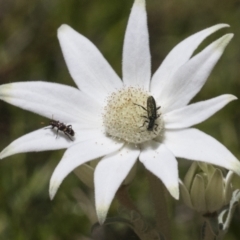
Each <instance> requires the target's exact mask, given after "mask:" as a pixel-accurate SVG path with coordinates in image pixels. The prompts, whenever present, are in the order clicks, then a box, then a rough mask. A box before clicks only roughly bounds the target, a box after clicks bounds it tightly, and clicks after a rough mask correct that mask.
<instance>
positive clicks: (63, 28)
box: [58, 24, 70, 33]
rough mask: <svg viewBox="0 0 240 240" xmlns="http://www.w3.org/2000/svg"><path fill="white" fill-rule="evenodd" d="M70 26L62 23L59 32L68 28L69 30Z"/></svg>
mask: <svg viewBox="0 0 240 240" xmlns="http://www.w3.org/2000/svg"><path fill="white" fill-rule="evenodd" d="M69 28H70V27H69V26H68V25H67V24H62V25H61V26H60V27H59V28H58V33H60V32H64V31H66V30H68V29H69Z"/></svg>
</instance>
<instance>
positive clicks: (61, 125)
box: [50, 120, 75, 141]
mask: <svg viewBox="0 0 240 240" xmlns="http://www.w3.org/2000/svg"><path fill="white" fill-rule="evenodd" d="M50 125H51V126H52V129H54V128H55V127H56V128H57V136H56V138H57V137H58V132H59V131H62V132H63V133H64V134H65V135H66V136H67V137H68V138H69V139H70V140H71V141H73V139H72V138H71V137H70V136H72V137H73V136H74V134H75V133H74V131H73V129H72V125H67V126H66V125H65V124H64V123H61V122H59V121H56V120H51V121H50Z"/></svg>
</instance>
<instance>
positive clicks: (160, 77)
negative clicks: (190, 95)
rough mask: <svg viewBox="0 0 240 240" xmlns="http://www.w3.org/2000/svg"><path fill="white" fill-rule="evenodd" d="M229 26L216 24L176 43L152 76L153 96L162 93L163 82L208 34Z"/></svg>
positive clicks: (166, 81)
mask: <svg viewBox="0 0 240 240" xmlns="http://www.w3.org/2000/svg"><path fill="white" fill-rule="evenodd" d="M224 27H229V25H227V24H217V25H215V26H212V27H210V28H207V29H204V30H202V31H200V32H197V33H195V34H193V35H191V36H190V37H188V38H186V39H185V40H183V41H182V42H180V43H179V44H178V45H176V46H175V47H174V48H173V49H172V51H171V52H170V53H169V54H168V55H167V57H166V58H165V59H164V61H163V62H162V64H161V65H160V67H159V68H158V70H157V71H156V72H155V74H154V75H153V77H152V82H151V92H152V94H153V95H154V96H159V95H162V91H164V88H165V84H168V79H169V78H170V76H171V75H173V74H174V73H175V72H176V70H178V68H179V67H181V66H182V65H183V64H184V63H186V62H187V61H188V60H189V58H190V57H191V56H192V54H193V52H194V51H195V49H196V48H197V47H198V46H199V44H200V43H201V42H202V41H203V40H204V39H205V38H206V37H208V36H209V35H211V34H212V33H214V32H216V31H217V30H219V29H221V28H224Z"/></svg>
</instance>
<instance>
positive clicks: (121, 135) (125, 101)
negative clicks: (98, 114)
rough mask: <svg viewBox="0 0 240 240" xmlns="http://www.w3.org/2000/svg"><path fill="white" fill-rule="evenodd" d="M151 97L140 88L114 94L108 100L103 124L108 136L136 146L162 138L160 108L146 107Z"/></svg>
mask: <svg viewBox="0 0 240 240" xmlns="http://www.w3.org/2000/svg"><path fill="white" fill-rule="evenodd" d="M149 97H151V95H150V94H149V93H148V92H146V91H145V90H143V89H141V88H134V87H128V88H123V89H121V90H118V91H117V92H113V93H112V94H111V95H109V97H108V98H107V102H106V106H105V108H104V113H103V124H104V128H105V131H106V133H107V134H108V135H110V136H112V137H116V138H118V139H122V140H124V141H126V142H129V143H134V144H139V143H142V142H146V141H149V140H151V139H154V138H156V137H157V136H159V135H161V133H162V130H163V120H162V117H161V111H160V110H161V108H159V107H160V106H159V105H158V103H157V102H156V107H155V108H149V107H148V106H147V101H148V98H149Z"/></svg>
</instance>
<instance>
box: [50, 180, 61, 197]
mask: <svg viewBox="0 0 240 240" xmlns="http://www.w3.org/2000/svg"><path fill="white" fill-rule="evenodd" d="M59 185H60V184H59V182H58V181H56V180H55V181H50V187H49V197H50V199H51V200H53V198H54V197H55V195H56V192H57V190H58V188H59Z"/></svg>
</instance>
